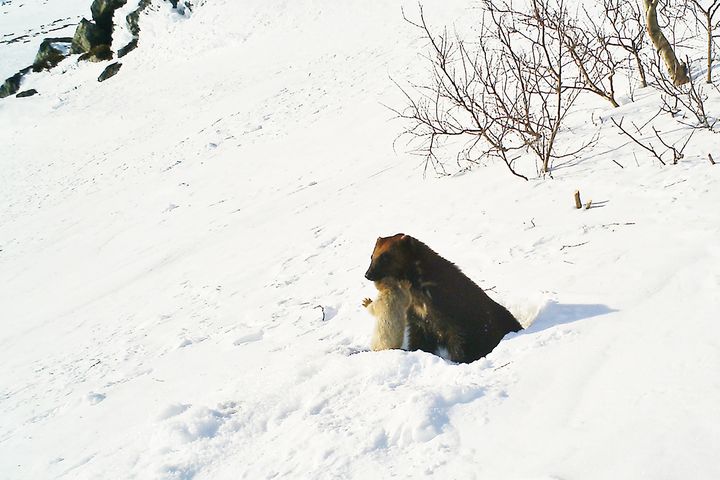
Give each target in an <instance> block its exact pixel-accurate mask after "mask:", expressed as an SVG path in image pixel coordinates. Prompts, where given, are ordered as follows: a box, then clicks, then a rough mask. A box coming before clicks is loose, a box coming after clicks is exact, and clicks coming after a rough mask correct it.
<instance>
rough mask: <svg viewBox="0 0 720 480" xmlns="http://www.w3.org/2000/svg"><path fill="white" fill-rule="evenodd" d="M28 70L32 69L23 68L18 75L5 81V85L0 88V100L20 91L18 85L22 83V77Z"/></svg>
mask: <svg viewBox="0 0 720 480" xmlns="http://www.w3.org/2000/svg"><path fill="white" fill-rule="evenodd" d="M30 70H32V67H27V68H23V69H22V70H20V71H19V72H18V73H16V74H15V75H13V76H12V77H10V78H8V79H7V80H5V83H3V84H2V86H0V98H5V97H9V96H10V95H13V94H15V93H17V91H18V90H20V84H21V83H22V79H23V77H24V76H25V74H26V73H28V72H29V71H30Z"/></svg>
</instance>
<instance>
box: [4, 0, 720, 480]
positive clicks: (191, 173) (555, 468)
mask: <svg viewBox="0 0 720 480" xmlns="http://www.w3.org/2000/svg"><path fill="white" fill-rule="evenodd" d="M27 4H28V6H30V2H29V0H28V2H27ZM15 5H16V3H15V0H14V1H13V2H12V3H10V4H9V5H3V7H2V8H4V9H6V10H7V12H9V13H7V14H6V15H5V17H7V18H8V20H3V21H11V20H12V18H16V16H18V15H20V13H18V12H19V11H20V9H12V10H11V9H10V7H14V6H15ZM401 5H403V2H399V1H398V2H366V1H360V0H348V1H345V2H335V1H331V0H307V1H303V2H291V1H283V0H276V1H274V2H267V1H261V0H243V1H231V0H215V1H208V2H206V3H205V5H203V6H202V7H199V8H196V9H195V12H194V13H193V15H192V16H190V17H181V16H178V15H176V14H175V13H173V12H172V11H171V10H170V7H169V5H167V4H162V3H161V2H156V4H155V7H154V8H153V9H151V10H150V11H148V14H147V15H145V16H144V17H143V19H142V20H141V22H142V23H141V26H142V28H143V32H142V37H141V40H140V48H139V49H137V50H136V51H134V52H132V53H131V54H130V55H128V56H127V57H125V58H124V59H123V67H122V69H121V71H120V73H119V74H118V75H117V76H116V77H113V78H112V79H111V80H108V81H106V82H104V83H98V82H96V81H95V79H96V78H97V76H98V75H99V73H100V72H101V71H102V69H103V68H104V67H105V66H106V64H79V65H78V64H76V62H75V60H74V59H73V58H71V59H68V60H66V61H65V62H63V63H62V64H61V65H60V66H59V67H58V68H56V69H55V70H52V71H50V72H43V73H39V74H31V75H29V76H28V77H27V79H26V85H27V87H28V88H36V89H37V90H38V91H39V92H40V95H37V96H34V97H30V98H25V99H16V98H14V97H10V98H8V99H5V100H3V101H0V145H2V152H1V155H0V167H1V168H0V205H1V207H0V281H1V282H2V285H3V287H2V289H0V321H1V322H2V323H1V325H2V329H1V330H0V352H1V353H0V478H3V479H5V478H7V479H50V478H68V479H90V478H118V479H120V478H128V479H130V478H134V479H168V480H169V479H191V478H192V479H198V480H200V479H225V478H228V479H229V478H248V479H258V478H278V477H279V478H389V477H393V476H395V477H400V478H436V477H437V478H462V479H469V478H492V479H505V478H508V479H521V478H522V479H564V480H567V479H583V480H585V479H607V478H617V479H638V478H648V479H681V478H682V479H685V478H693V479H712V478H719V477H720V464H718V461H717V451H718V447H719V446H720V429H719V428H718V425H720V409H719V408H718V406H717V403H718V400H720V380H718V376H717V374H716V372H717V371H718V369H719V368H720V325H718V322H717V312H718V311H719V310H720V295H718V287H720V249H718V246H717V239H718V238H719V237H720V218H719V216H718V210H717V205H718V201H719V200H720V193H719V192H720V190H719V188H718V187H720V179H719V178H718V177H719V175H720V174H719V173H718V172H720V170H718V169H717V168H718V167H714V168H713V167H711V166H710V164H709V163H708V162H707V160H706V158H705V156H706V155H707V153H709V152H711V151H712V149H713V148H716V145H717V143H716V139H715V137H714V136H713V135H712V134H708V135H709V136H702V135H700V136H698V139H697V140H696V141H695V143H694V144H697V148H695V147H693V148H694V151H693V152H691V153H690V154H689V155H687V157H686V159H684V160H683V161H682V162H681V163H680V164H678V165H676V166H667V167H661V166H660V165H658V164H657V163H653V162H652V161H651V159H649V158H647V157H643V156H642V154H641V153H638V154H637V159H638V160H637V162H636V160H635V158H634V157H633V155H632V152H631V149H630V148H627V147H625V148H619V147H620V146H621V145H622V143H623V141H624V140H623V139H622V138H620V137H618V136H617V134H616V133H614V132H612V131H611V130H609V127H607V125H605V126H604V127H602V128H606V129H607V133H606V134H605V135H603V142H602V143H601V145H599V146H598V147H597V148H596V149H595V150H594V151H593V152H591V153H589V154H588V155H587V156H585V157H584V158H581V159H578V160H577V161H575V162H573V164H572V165H570V164H568V165H565V166H559V168H558V169H557V170H556V171H555V173H554V178H552V179H537V178H535V179H533V180H531V181H529V182H523V181H521V180H517V179H515V178H513V177H511V176H510V175H509V174H508V173H507V172H506V171H505V170H504V169H503V167H501V166H499V165H491V166H488V167H484V168H478V169H476V170H473V171H472V172H466V173H464V174H463V175H456V176H453V177H445V178H439V179H436V178H430V177H428V178H423V175H422V169H421V167H420V166H419V165H418V159H417V158H416V157H412V156H410V155H407V154H406V153H405V152H404V150H403V147H402V144H401V143H396V144H395V145H396V150H394V149H393V144H394V142H395V140H396V137H397V135H398V133H399V132H400V131H401V130H402V129H403V125H402V124H399V123H398V122H397V121H394V120H392V116H393V115H392V113H391V112H389V110H388V109H387V108H386V107H384V106H383V105H397V104H399V102H401V101H402V96H401V94H400V93H399V92H398V90H397V88H396V87H395V86H394V85H393V83H392V82H391V81H390V79H389V77H392V78H394V79H405V78H411V77H413V76H420V75H422V73H423V71H424V64H423V62H422V59H421V57H420V54H421V53H422V52H423V43H422V42H421V41H420V40H418V39H417V35H416V32H415V31H414V30H413V29H412V28H410V27H408V26H407V25H406V24H405V23H404V22H403V21H402V16H401V14H400V6H401ZM404 6H405V8H406V9H408V10H410V9H412V8H414V7H415V4H414V3H413V2H404ZM38 8H40V7H38ZM426 14H427V15H428V18H434V19H437V23H438V25H441V24H443V23H444V22H452V21H453V19H461V18H465V19H467V18H469V16H470V15H472V14H473V10H472V7H471V6H468V5H467V3H466V2H462V1H459V0H453V1H451V2H450V1H443V2H440V1H434V2H428V5H426ZM17 18H19V17H17ZM4 28H6V27H3V29H4ZM3 33H5V30H3ZM3 48H4V46H3ZM4 54H5V50H0V55H4ZM654 102H656V98H655V97H654V96H653V95H652V94H651V93H650V92H648V93H642V94H641V95H639V99H638V101H637V102H636V103H634V104H632V105H629V106H623V107H620V109H618V110H617V111H615V112H612V111H610V110H609V109H607V108H605V107H604V105H599V106H598V107H597V108H594V107H593V108H594V110H593V111H594V112H595V113H596V114H598V115H604V116H605V117H607V116H608V115H610V114H613V115H615V114H619V115H620V114H627V115H635V116H637V117H636V118H646V117H648V116H651V114H652V111H653V110H652V109H653V105H654ZM587 108H590V107H587ZM648 112H650V113H648ZM659 121H661V120H659ZM594 128H595V127H594V126H593V125H590V124H589V123H588V124H586V123H584V122H580V121H578V123H577V125H576V128H575V130H576V131H577V132H579V133H578V134H580V133H581V132H583V131H594ZM566 141H567V142H572V141H573V139H572V138H568V139H567V140H566ZM718 156H720V155H715V157H716V158H717V157H718ZM612 159H615V160H617V161H619V162H620V163H621V164H623V165H624V167H625V168H622V169H620V168H619V167H618V166H617V165H615V164H614V163H613V162H612V161H611V160H612ZM577 188H579V189H580V190H581V191H582V193H583V195H584V197H586V198H587V197H589V198H592V199H593V203H594V204H595V205H596V207H595V208H591V209H589V210H582V211H576V210H574V208H573V207H572V192H573V191H574V190H575V189H577ZM401 231H402V232H406V233H410V234H412V235H414V236H416V237H418V238H420V239H422V240H423V241H425V242H426V243H427V244H428V245H430V246H431V247H432V248H434V249H435V250H437V251H438V252H439V253H441V254H442V255H443V256H445V257H447V258H449V259H451V260H453V261H454V262H456V263H457V264H458V265H459V266H461V267H462V268H463V270H464V271H465V272H466V273H467V274H468V275H469V276H470V277H471V278H473V279H475V280H476V281H477V282H478V283H479V284H480V285H481V286H482V287H483V288H486V289H488V290H489V292H490V295H492V296H493V297H494V298H496V299H497V300H499V301H501V302H502V303H504V304H506V305H508V306H509V307H510V308H511V310H512V311H514V312H515V313H516V314H517V315H518V317H520V318H521V319H522V320H523V322H524V323H525V324H530V323H532V324H531V325H530V326H529V328H527V329H526V330H525V331H523V332H520V333H518V334H512V335H509V336H508V337H506V339H505V340H504V341H503V342H502V343H501V344H500V345H499V346H498V347H497V349H496V350H495V351H494V352H493V353H492V354H491V355H489V356H488V357H487V358H485V359H482V360H480V361H477V362H475V363H473V364H469V365H454V364H451V363H448V362H446V361H444V360H442V359H440V358H438V357H435V356H433V355H430V354H427V353H422V352H402V351H386V352H380V353H373V352H368V351H367V349H368V346H369V340H370V332H371V330H372V319H371V318H370V316H369V315H368V314H367V313H366V312H364V311H363V309H362V307H361V306H360V301H361V299H362V298H363V297H365V296H371V295H373V287H372V285H371V284H370V283H369V282H367V281H366V280H364V278H363V273H364V271H365V269H366V268H367V264H368V259H369V255H370V253H371V249H372V246H373V244H374V241H375V238H376V237H377V236H379V235H388V234H394V233H397V232H401Z"/></svg>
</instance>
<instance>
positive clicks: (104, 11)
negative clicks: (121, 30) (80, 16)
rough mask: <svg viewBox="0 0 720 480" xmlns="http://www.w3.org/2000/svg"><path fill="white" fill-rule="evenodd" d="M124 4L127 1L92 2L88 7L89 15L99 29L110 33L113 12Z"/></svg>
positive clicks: (106, 0)
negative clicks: (90, 14)
mask: <svg viewBox="0 0 720 480" xmlns="http://www.w3.org/2000/svg"><path fill="white" fill-rule="evenodd" d="M126 3H127V0H94V1H93V3H92V5H90V13H92V18H93V20H95V23H96V24H97V25H98V26H99V27H101V28H102V29H104V30H108V31H110V32H111V33H112V27H113V15H115V10H117V9H118V8H120V7H122V6H123V5H125V4H126Z"/></svg>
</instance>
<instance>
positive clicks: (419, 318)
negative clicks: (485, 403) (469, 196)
mask: <svg viewBox="0 0 720 480" xmlns="http://www.w3.org/2000/svg"><path fill="white" fill-rule="evenodd" d="M365 277H366V278H367V279H368V280H373V281H377V280H381V279H383V278H386V277H392V278H394V279H396V280H407V281H409V282H410V284H411V292H412V297H413V301H412V305H411V306H410V308H409V309H408V316H407V325H408V332H409V348H410V350H424V351H426V352H432V353H436V352H437V351H438V349H439V348H441V347H445V348H447V350H448V353H449V354H450V359H451V360H453V361H456V362H466V363H469V362H472V361H475V360H477V359H479V358H482V357H484V356H486V355H487V354H488V353H490V352H491V351H492V350H493V349H494V348H495V347H496V346H497V344H498V343H500V340H502V338H503V337H504V336H505V335H506V334H508V333H510V332H517V331H519V330H521V329H522V326H521V325H520V323H518V321H517V320H516V319H515V317H513V316H512V314H511V313H510V312H508V311H507V309H505V307H503V306H502V305H500V304H498V303H496V302H495V301H493V300H492V299H491V298H490V297H488V295H487V294H486V293H485V292H484V291H483V290H482V289H481V288H480V287H479V286H477V285H476V284H475V282H473V281H472V280H470V279H469V278H468V277H467V276H465V274H463V273H462V272H461V271H460V269H459V268H458V267H457V266H455V265H454V264H453V263H451V262H449V261H447V260H445V259H444V258H443V257H441V256H440V255H438V254H437V253H435V252H434V251H432V250H431V249H430V248H429V247H428V246H427V245H425V244H424V243H422V242H421V241H419V240H417V239H415V238H413V237H411V236H409V235H403V234H401V233H399V234H397V235H394V236H392V237H385V238H378V241H377V243H376V245H375V251H374V252H373V256H372V261H371V263H370V268H368V271H367V272H366V273H365Z"/></svg>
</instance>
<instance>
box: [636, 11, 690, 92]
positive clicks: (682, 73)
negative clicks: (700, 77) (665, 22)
mask: <svg viewBox="0 0 720 480" xmlns="http://www.w3.org/2000/svg"><path fill="white" fill-rule="evenodd" d="M658 1H659V0H643V5H644V7H645V17H646V21H647V32H648V36H649V37H650V40H652V42H653V45H655V49H656V50H657V51H658V53H659V54H660V56H661V57H662V59H663V61H664V62H665V66H666V67H667V69H668V73H669V74H670V79H671V80H672V82H673V84H674V85H675V86H680V85H684V84H686V83H688V82H689V81H690V79H689V78H688V73H687V66H686V65H685V64H684V63H682V62H681V61H680V60H678V58H677V57H676V56H675V51H674V50H673V48H672V45H670V42H668V39H667V38H665V35H663V33H662V30H660V25H658V19H657V5H658Z"/></svg>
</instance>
